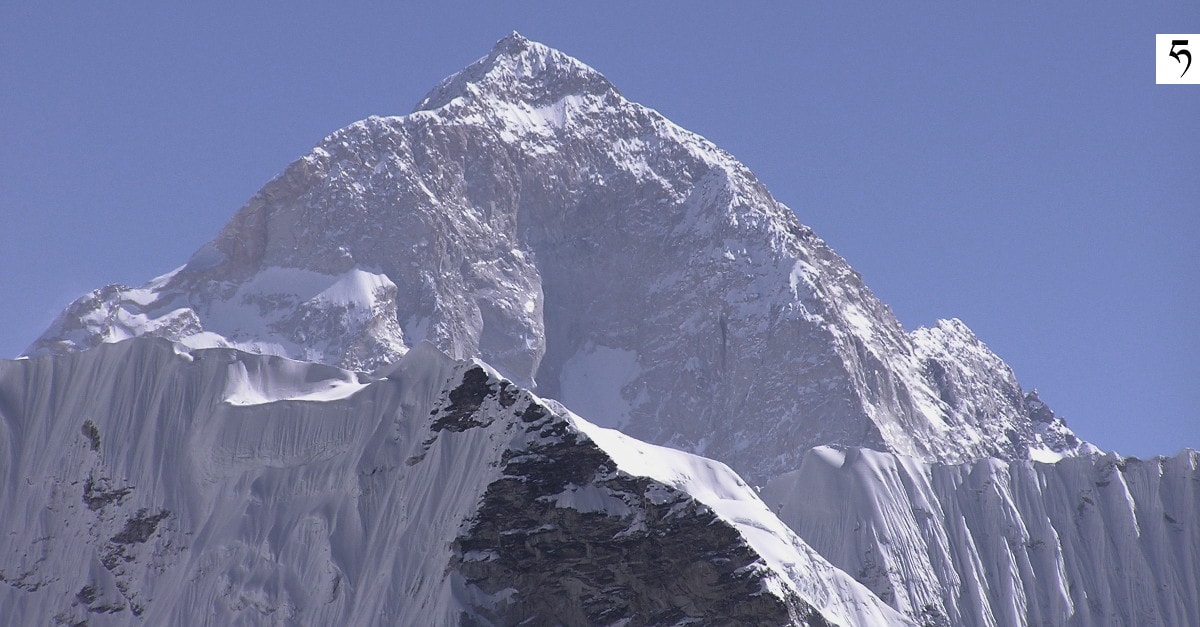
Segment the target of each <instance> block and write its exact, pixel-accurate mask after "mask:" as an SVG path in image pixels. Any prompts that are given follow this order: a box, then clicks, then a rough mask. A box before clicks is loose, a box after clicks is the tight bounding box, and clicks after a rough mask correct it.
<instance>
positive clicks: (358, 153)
mask: <svg viewBox="0 0 1200 627" xmlns="http://www.w3.org/2000/svg"><path fill="white" fill-rule="evenodd" d="M28 355H29V357H27V358H25V359H19V360H16V361H4V362H0V451H2V452H3V453H4V454H3V455H0V503H3V504H4V507H0V520H2V522H3V524H4V528H5V529H7V530H9V532H8V534H7V535H6V536H4V537H3V538H2V539H0V584H2V585H0V613H2V614H3V615H4V616H5V617H11V618H9V619H8V620H11V621H13V622H14V623H16V624H50V623H54V624H80V623H81V622H84V621H86V622H87V623H88V624H121V625H125V624H134V625H136V624H195V623H199V624H214V625H226V624H267V623H269V624H389V625H390V624H461V625H509V624H604V625H683V624H699V623H702V624H731V625H732V624H737V625H744V624H761V625H826V624H836V625H869V626H876V625H930V626H943V625H982V626H992V625H997V626H998V625H1097V626H1101V625H1104V626H1107V625H1122V624H1123V625H1147V624H1161V625H1197V624H1200V572H1198V571H1197V564H1200V526H1198V525H1200V523H1198V522H1197V521H1200V470H1198V465H1200V458H1198V457H1197V455H1196V453H1194V452H1190V451H1186V452H1184V453H1181V454H1180V455H1178V456H1177V457H1174V458H1169V459H1168V458H1157V459H1153V460H1136V459H1132V458H1127V459H1121V458H1118V457H1116V456H1115V455H1111V454H1109V455H1105V454H1102V453H1100V452H1099V451H1098V450H1096V449H1095V447H1093V446H1091V445H1090V444H1087V443H1086V442H1083V441H1081V440H1080V439H1079V438H1078V437H1076V436H1075V434H1073V433H1072V432H1071V431H1070V429H1068V428H1067V427H1066V425H1065V424H1064V423H1063V421H1062V420H1061V419H1060V418H1058V417H1057V416H1055V415H1054V413H1053V412H1052V411H1051V410H1050V409H1049V408H1048V407H1047V406H1046V405H1045V403H1043V402H1042V401H1041V400H1040V399H1039V398H1038V396H1037V393H1036V392H1032V391H1030V392H1027V391H1025V390H1023V389H1022V387H1021V386H1020V384H1019V383H1018V382H1017V379H1016V377H1015V375H1014V374H1013V372H1012V370H1011V369H1010V368H1009V367H1008V366H1007V365H1006V364H1005V363H1004V362H1003V361H1002V360H1001V359H1000V358H999V357H998V356H996V355H995V354H994V353H992V352H991V351H990V350H988V348H987V347H986V346H985V345H984V344H983V343H982V342H981V341H980V340H979V339H978V338H977V337H975V335H974V334H973V333H972V332H971V331H970V329H968V328H967V326H966V325H965V324H963V323H962V322H961V321H958V320H953V319H951V320H942V321H939V322H937V323H936V324H935V325H933V326H932V327H930V328H923V329H918V330H916V331H914V332H912V333H908V332H906V331H905V330H904V329H903V327H901V325H900V324H899V322H898V321H897V320H896V319H895V317H894V316H893V315H892V313H891V312H890V311H889V310H888V308H887V307H886V306H885V305H884V304H882V303H881V302H879V300H878V299H876V298H875V297H874V295H872V294H871V292H870V291H869V290H868V289H867V288H866V287H865V286H864V284H863V282H862V280H861V278H860V277H859V276H858V274H857V273H855V272H854V270H853V269H851V268H850V266H849V265H848V264H847V263H846V262H845V261H844V260H843V259H841V258H840V257H838V256H837V255H836V254H835V253H834V252H833V251H832V250H830V249H829V247H828V246H827V245H826V244H825V243H824V242H822V241H821V240H820V239H819V238H818V237H817V236H816V235H814V234H813V233H812V232H811V231H810V230H809V229H808V228H806V227H804V226H803V225H801V224H800V223H799V222H798V221H797V219H796V217H795V215H794V214H793V213H792V211H791V210H790V209H788V208H787V207H785V206H784V205H782V204H781V203H779V202H777V201H776V200H775V199H774V198H772V197H771V195H770V194H769V193H768V192H767V191H766V189H765V188H764V187H763V186H762V184H761V183H759V182H758V181H757V180H756V179H755V178H754V176H753V174H751V173H750V172H749V171H748V170H747V169H746V168H745V167H744V166H742V165H741V164H740V163H738V162H737V161H736V160H734V159H733V158H732V157H731V156H730V155H728V154H727V153H725V152H723V151H721V150H720V149H718V148H716V147H715V146H713V145H712V144H711V143H709V142H708V141H706V140H704V139H703V138H701V137H699V136H697V135H695V134H693V133H690V132H688V131H685V130H683V129H680V128H679V127H677V126H675V125H673V124H672V123H671V122H669V121H668V120H666V119H664V118H663V117H662V116H661V115H659V114H658V113H656V112H655V111H653V110H651V109H648V108H646V107H643V106H641V105H638V104H635V103H632V102H629V101H628V100H625V99H624V98H623V97H622V96H621V95H620V93H619V92H618V91H617V90H616V88H615V87H613V86H612V85H611V84H610V83H609V82H608V81H607V80H605V79H604V78H603V77H602V76H601V75H600V74H599V73H597V72H596V71H595V70H592V69H591V68H589V67H587V66H585V65H583V64H582V63H580V62H578V61H576V60H574V59H572V58H570V57H568V56H566V55H563V54H562V53H560V52H557V51H554V50H552V49H549V48H547V47H545V46H542V45H540V44H537V43H533V42H530V41H528V40H526V39H524V38H522V37H520V36H519V35H516V34H513V35H512V36H510V37H507V38H505V39H503V40H501V41H500V42H499V43H498V44H497V45H496V47H495V48H494V49H493V50H492V52H491V53H490V54H489V55H488V56H487V57H485V58H483V59H481V60H479V61H478V62H476V63H474V64H472V65H471V66H469V67H468V68H466V69H465V70H463V71H462V72H460V73H458V74H456V75H454V76H452V77H450V78H448V79H446V80H445V81H443V83H442V84H440V85H439V86H437V87H436V88H435V89H434V90H433V91H432V92H431V93H430V94H429V95H428V96H427V97H426V98H425V99H424V100H423V101H422V102H421V103H420V104H419V105H418V106H417V107H416V110H415V111H413V112H412V113H410V114H408V115H405V116H401V117H386V118H381V117H373V118H370V119H367V120H364V121H362V122H358V123H355V124H352V125H350V126H348V127H346V128H344V129H342V130H340V131H337V132H336V133H334V134H333V135H330V136H329V137H327V138H325V139H324V140H323V141H322V142H321V143H320V144H319V145H318V146H317V147H315V148H314V149H313V150H312V152H311V153H309V154H308V155H306V156H304V157H302V158H301V159H299V160H297V161H296V162H295V163H293V164H291V165H290V166H289V167H288V168H287V169H286V170H285V171H284V172H283V173H282V174H280V175H279V176H278V177H276V178H275V179H274V180H272V181H271V182H269V183H268V184H267V185H266V186H265V187H264V188H263V189H262V190H261V191H260V192H259V193H258V194H257V195H255V196H254V198H252V199H251V200H250V201H249V202H248V203H247V205H246V206H245V207H243V208H242V209H241V210H240V211H238V212H237V213H236V215H234V217H233V218H232V220H231V221H230V222H229V223H228V224H227V225H226V226H225V227H224V228H223V229H222V230H221V232H220V233H219V234H218V235H217V237H216V238H214V239H213V240H212V241H211V242H209V243H207V244H206V245H204V246H203V247H202V248H201V249H200V250H198V251H197V252H196V253H195V254H193V255H192V257H191V258H190V259H189V260H188V261H187V263H186V264H185V265H183V266H181V267H180V268H178V269H176V270H175V271H173V272H171V273H168V274H166V275H163V276H161V277H158V278H156V279H153V280H151V281H150V282H148V283H146V284H145V285H143V286H141V287H137V288H131V287H125V286H108V287H105V288H102V289H99V290H96V291H94V292H92V293H91V294H88V295H86V296H84V297H83V298H81V299H79V300H78V301H76V302H75V303H73V304H72V305H71V306H70V307H68V309H67V310H66V311H65V312H64V313H63V314H62V316H60V317H59V319H58V320H57V321H56V322H55V323H54V324H53V326H52V327H51V328H50V329H49V330H48V331H47V332H46V333H45V334H44V335H43V336H42V337H41V338H39V339H38V340H37V341H36V342H35V343H34V344H33V345H32V346H31V347H30V348H29V350H28ZM568 408H569V409H568ZM635 438H639V439H635ZM642 440H644V441H642ZM667 447H672V448H667ZM699 455H704V456H705V457H700V456H699ZM726 464H728V466H727V465H726ZM743 477H744V478H743ZM748 482H749V483H748ZM751 484H754V485H761V486H763V487H762V488H761V490H760V489H758V488H752V487H750V485H751ZM760 494H761V497H762V498H761V499H760Z"/></svg>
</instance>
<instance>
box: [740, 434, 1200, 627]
mask: <svg viewBox="0 0 1200 627" xmlns="http://www.w3.org/2000/svg"><path fill="white" fill-rule="evenodd" d="M762 496H763V499H764V500H765V501H766V502H767V503H768V504H769V505H771V506H772V507H773V508H775V510H776V512H777V513H778V514H779V515H780V518H781V519H782V520H783V521H784V522H786V523H787V524H788V525H789V526H791V528H792V529H794V530H795V531H796V532H797V533H798V534H800V536H801V537H803V538H804V539H805V540H806V541H808V542H809V543H810V544H811V545H812V546H813V547H814V548H816V549H817V550H818V551H819V552H820V553H821V554H822V555H824V556H825V557H827V558H828V559H829V560H830V561H831V562H833V563H834V564H835V565H837V566H838V567H840V568H841V569H843V570H845V571H846V572H848V573H850V574H852V575H854V576H855V577H856V578H857V579H858V580H859V581H861V582H862V583H864V584H865V585H866V586H867V587H868V588H870V589H871V590H872V591H874V592H875V593H876V594H878V595H879V597H880V598H882V599H883V600H884V601H886V602H888V603H889V604H891V605H892V606H893V607H895V608H897V609H898V610H900V611H902V612H904V613H905V614H906V615H908V616H911V617H913V618H915V619H917V620H919V621H922V622H926V623H929V624H943V625H981V626H983V625H1096V626H1101V625H1105V626H1107V625H1130V626H1131V627H1132V626H1137V625H1200V454H1197V453H1196V452H1195V451H1183V452H1181V453H1180V454H1178V455H1176V456H1175V457H1159V458H1154V459H1149V460H1139V459H1136V458H1126V459H1121V458H1119V457H1117V456H1115V455H1112V454H1109V455H1093V456H1086V457H1078V458H1071V459H1064V460H1062V461H1059V462H1058V463H1054V464H1045V463H1039V462H1032V461H1002V460H998V459H988V460H982V461H978V462H973V463H969V464H961V465H941V464H926V463H923V462H921V461H919V460H916V459H913V458H909V457H904V456H900V455H893V454H888V453H880V452H877V451H870V450H864V449H855V448H852V449H845V450H837V449H833V448H828V447H820V448H817V449H814V450H813V451H811V452H810V453H809V454H808V455H807V456H806V457H805V459H804V463H803V464H802V465H801V466H800V468H799V469H798V470H796V471H794V472H790V473H787V474H784V475H782V476H781V477H779V478H777V479H775V480H773V481H771V482H770V483H769V484H767V485H766V486H765V487H764V489H763V493H762Z"/></svg>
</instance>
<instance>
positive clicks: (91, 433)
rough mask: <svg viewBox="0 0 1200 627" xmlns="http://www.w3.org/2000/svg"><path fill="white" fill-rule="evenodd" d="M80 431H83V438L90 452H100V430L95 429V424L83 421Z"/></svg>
mask: <svg viewBox="0 0 1200 627" xmlns="http://www.w3.org/2000/svg"><path fill="white" fill-rule="evenodd" d="M81 431H83V437H85V438H87V439H88V444H90V445H91V447H92V450H93V451H97V452H98V451H99V450H100V429H98V428H96V423H94V422H92V421H91V420H85V421H84V423H83V428H82V429H81Z"/></svg>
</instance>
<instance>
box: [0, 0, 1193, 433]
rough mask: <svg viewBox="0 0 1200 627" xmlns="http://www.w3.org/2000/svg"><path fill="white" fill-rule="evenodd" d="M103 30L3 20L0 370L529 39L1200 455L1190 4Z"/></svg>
mask: <svg viewBox="0 0 1200 627" xmlns="http://www.w3.org/2000/svg"><path fill="white" fill-rule="evenodd" d="M100 4H101V3H19V2H9V3H3V4H2V5H0V24H3V25H4V26H3V28H2V29H0V137H2V138H3V140H2V141H0V299H2V300H0V302H2V303H3V304H2V305H0V355H3V356H13V355H15V354H17V353H19V352H20V351H21V350H22V349H23V348H24V347H25V346H26V345H27V344H28V343H29V342H31V341H32V340H33V339H34V338H35V337H36V336H37V335H38V334H39V333H40V331H41V330H42V329H44V328H45V327H46V326H47V325H48V324H49V322H50V321H51V320H52V319H53V317H54V315H56V314H57V312H58V311H59V310H61V309H62V308H63V307H64V306H65V305H67V304H68V303H69V302H70V301H71V300H73V299H74V298H75V297H77V296H79V295H81V294H82V293H84V292H86V291H88V290H90V289H92V288H95V287H99V286H101V285H104V284H107V283H127V284H135V285H136V284H141V283H142V282H144V281H145V280H147V279H149V278H151V277H152V276H155V275H157V274H161V273H163V272H166V271H168V270H171V269H172V268H174V267H176V266H178V265H180V264H182V263H183V262H184V261H185V260H186V259H187V257H188V256H189V255H190V254H191V253H192V251H194V250H195V249H196V248H198V247H199V246H200V245H201V244H202V243H204V242H205V241H207V240H208V239H209V238H211V237H212V236H213V235H215V234H216V231H217V229H218V228H219V227H220V226H221V225H222V224H223V223H224V222H225V221H226V220H227V219H228V218H229V217H230V216H232V214H233V213H234V212H235V211H236V210H237V209H238V208H239V207H240V206H241V205H242V203H243V202H244V201H245V200H246V199H248V198H249V197H250V196H251V195H252V194H253V193H254V192H255V191H256V190H257V189H258V188H259V187H260V186H261V185H262V184H263V183H265V182H266V181H267V180H268V179H269V178H270V177H271V176H273V175H274V174H276V173H278V172H279V171H280V170H282V169H283V167H284V166H286V165H287V163H289V162H290V161H292V160H293V159H295V158H297V157H299V156H301V155H302V154H304V153H305V152H307V150H308V149H309V148H310V147H311V146H312V145H313V144H315V143H316V142H317V141H318V140H319V139H320V138H321V137H323V136H325V135H327V134H328V133H330V132H332V131H334V130H335V129H337V128H339V127H341V126H344V125H346V124H348V123H351V122H353V121H355V120H358V119H361V118H364V117H366V116H368V115H371V114H379V115H397V114H403V113H407V112H408V111H409V110H411V108H412V106H413V105H414V104H415V103H416V102H417V101H418V100H419V99H420V98H421V96H423V95H424V93H425V92H426V91H427V90H428V89H429V88H431V87H432V86H433V85H434V84H435V83H436V82H437V81H438V80H440V79H441V78H443V77H444V76H446V75H448V74H450V73H452V72H455V71H457V70H458V69H461V68H462V67H463V66H465V65H466V64H467V63H469V62H471V61H473V60H474V59H476V58H478V57H480V56H483V55H484V54H485V53H486V52H487V51H488V50H489V49H490V47H491V45H492V44H493V42H494V41H495V40H497V39H499V38H500V37H502V36H504V35H505V34H507V33H508V32H509V31H511V30H514V29H515V30H518V31H520V32H522V33H523V34H524V35H526V36H528V37H530V38H532V39H535V40H538V41H542V42H543V43H546V44H549V45H551V46H554V47H556V48H559V49H561V50H563V51H564V52H567V53H568V54H571V55H573V56H575V57H577V58H579V59H581V60H583V61H584V62H586V63H588V64H590V65H592V66H593V67H595V68H597V69H598V70H600V71H601V72H603V73H604V74H605V75H606V76H608V77H609V79H611V80H612V81H613V82H614V83H615V84H616V85H617V86H618V88H619V89H621V91H622V92H623V93H624V94H625V95H626V96H627V97H629V98H631V99H633V100H636V101H639V102H642V103H644V104H646V105H649V106H651V107H654V108H656V109H658V110H659V111H661V112H662V113H663V114H665V115H666V116H667V117H669V118H671V119H672V120H674V121H676V122H677V123H679V124H681V125H683V126H684V127H687V128H689V129H691V130H694V131H696V132H699V133H701V134H702V135H705V136H706V137H708V138H709V139H712V140H713V141H714V142H716V143H717V144H718V145H720V146H722V147H723V148H725V149H726V150H729V151H730V152H731V153H733V154H734V155H735V156H737V157H738V158H739V159H741V160H742V161H744V162H745V163H746V164H747V165H748V166H750V168H751V169H752V170H753V171H754V172H755V173H756V174H758V176H759V178H761V179H762V180H763V181H764V182H765V183H766V185H767V186H768V188H769V189H770V190H771V191H772V193H773V194H774V195H775V196H776V197H777V198H779V199H780V200H782V201H783V202H785V203H787V204H788V205H789V206H791V207H792V208H793V209H794V210H795V211H796V212H797V214H798V215H799V217H800V219H801V221H802V222H804V223H806V224H808V225H810V226H812V227H813V228H814V229H815V230H816V231H817V233H818V234H820V235H821V236H822V237H823V238H825V239H826V240H827V241H828V242H829V243H830V244H831V245H832V246H833V247H834V248H835V249H836V250H837V251H838V252H840V253H841V254H842V255H843V256H844V257H846V258H847V259H848V260H849V261H850V263H851V264H852V265H853V266H854V267H855V268H857V269H858V270H859V271H860V272H861V273H862V274H863V276H864V278H865V280H866V281H867V284H868V285H870V286H871V288H872V289H873V290H874V291H875V292H876V294H878V295H879V296H880V298H882V299H883V300H884V301H885V302H887V303H888V304H890V305H891V306H892V308H893V310H894V311H895V312H896V314H897V315H898V316H899V318H900V319H901V321H903V322H904V324H905V325H906V326H907V327H909V328H913V327H916V326H920V325H928V324H931V323H932V322H933V321H934V320H936V319H937V318H939V317H958V318H961V319H963V320H964V321H965V322H966V323H967V324H968V325H969V326H971V327H972V328H973V329H974V330H975V332H976V333H977V334H978V335H979V336H980V337H981V338H983V340H984V341H985V342H986V343H987V344H988V345H989V346H990V347H991V348H992V349H993V350H995V351H996V352H997V353H998V354H999V355H1000V356H1001V357H1003V358H1004V359H1006V360H1007V361H1008V362H1009V363H1010V364H1011V365H1012V366H1013V368H1014V370H1015V371H1016V372H1017V376H1018V378H1019V379H1020V380H1021V382H1022V384H1023V385H1024V386H1025V387H1026V388H1034V387H1036V388H1038V389H1039V390H1040V392H1041V393H1042V397H1043V399H1045V400H1046V401H1047V402H1048V403H1049V404H1050V405H1051V407H1052V408H1054V409H1055V410H1056V411H1057V412H1058V413H1059V414H1061V415H1063V416H1065V418H1066V419H1067V421H1068V423H1069V424H1070V425H1071V426H1072V427H1073V428H1074V429H1075V430H1076V432H1077V433H1079V434H1080V435H1081V436H1082V437H1084V438H1085V439H1088V440H1091V441H1093V442H1096V443H1097V444H1099V445H1100V446H1101V447H1103V448H1107V449H1117V450H1119V451H1121V452H1122V453H1126V454H1137V455H1151V454H1160V453H1174V452H1176V451H1177V450H1178V449H1180V448H1181V447H1184V446H1187V447H1191V448H1200V411H1198V409H1200V357H1198V355H1200V331H1198V330H1197V327H1196V325H1195V318H1196V315H1195V312H1196V311H1197V310H1198V309H1200V307H1198V306H1200V296H1198V294H1200V290H1198V289H1197V288H1200V254H1197V252H1196V250H1197V241H1198V238H1200V87H1198V86H1156V85H1155V84H1154V59H1153V41H1154V34H1155V33H1159V32H1163V33H1167V32H1200V8H1198V7H1200V5H1197V4H1195V3H1183V2H1175V3H1169V4H1168V3H1112V2H1108V3H1057V4H1058V5H1057V6H1053V7H1046V6H1042V5H1044V4H1050V3H1037V4H1036V5H1034V4H1033V3H986V4H984V3H954V4H945V5H941V6H936V7H932V6H930V7H929V8H927V9H925V10H920V11H918V10H913V9H911V8H901V7H895V6H887V7H881V6H877V5H866V4H853V3H851V4H848V5H841V4H839V5H838V6H833V5H832V4H828V5H827V4H809V3H803V4H801V3H789V4H786V5H785V4H783V3H778V4H766V3H705V2H700V3H683V2H655V3H633V2H614V3H606V4H605V5H604V6H603V7H596V6H587V7H584V6H575V4H576V3H550V2H522V3H510V2H489V3H480V5H479V6H475V5H470V4H456V3H436V4H435V3H428V4H427V5H425V6H401V3H356V2H347V3H337V4H336V5H335V4H334V3H304V2H299V3H282V2H278V3H267V2H264V3H233V2H210V3H194V4H196V5H197V6H185V7H182V8H169V7H167V6H164V4H165V3H152V2H126V3H120V5H119V6H113V4H112V3H105V6H100ZM250 4H253V5H254V6H248V5H250ZM201 5H202V6H201ZM1014 5H1019V6H1014ZM908 6H911V5H908ZM1196 49H1200V41H1198V42H1197V44H1196Z"/></svg>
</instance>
